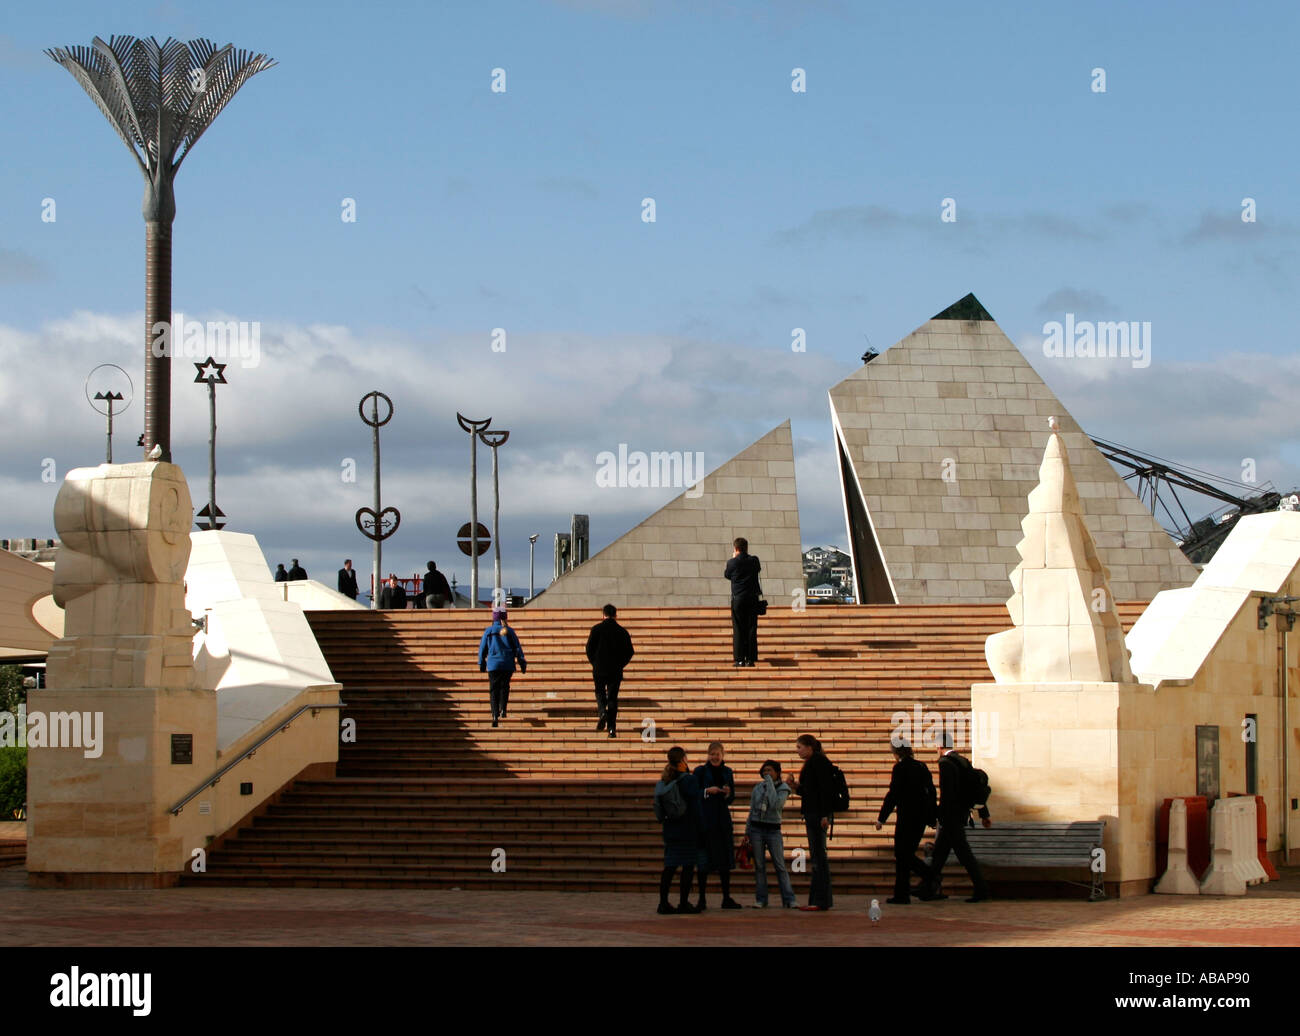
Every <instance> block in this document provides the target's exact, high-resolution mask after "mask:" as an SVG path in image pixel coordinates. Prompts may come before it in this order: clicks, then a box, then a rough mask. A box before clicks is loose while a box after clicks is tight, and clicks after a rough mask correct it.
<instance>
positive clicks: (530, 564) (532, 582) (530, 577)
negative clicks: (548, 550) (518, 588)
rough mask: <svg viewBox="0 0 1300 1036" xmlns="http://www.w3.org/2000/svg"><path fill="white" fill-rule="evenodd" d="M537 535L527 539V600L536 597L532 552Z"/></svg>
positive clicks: (535, 545) (535, 570)
mask: <svg viewBox="0 0 1300 1036" xmlns="http://www.w3.org/2000/svg"><path fill="white" fill-rule="evenodd" d="M538 535H540V534H539V533H533V534H532V535H531V536H529V537H528V600H530V601H531V600H532V599H533V598H534V597H535V596H537V591H536V589H535V584H536V572H537V568H536V566H535V565H534V564H533V556H534V552H535V550H536V549H537V537H538Z"/></svg>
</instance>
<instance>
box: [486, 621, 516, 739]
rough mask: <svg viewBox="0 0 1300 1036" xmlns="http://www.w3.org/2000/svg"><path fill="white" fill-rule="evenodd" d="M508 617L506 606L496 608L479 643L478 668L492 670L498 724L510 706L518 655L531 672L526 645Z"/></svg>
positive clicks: (491, 693)
mask: <svg viewBox="0 0 1300 1036" xmlns="http://www.w3.org/2000/svg"><path fill="white" fill-rule="evenodd" d="M506 618H507V616H506V610H505V609H504V608H495V609H493V611H492V625H491V626H489V627H488V628H487V629H485V630H484V631H483V639H482V640H480V641H479V644H478V671H479V672H480V673H483V672H486V673H487V674H488V693H489V696H490V697H491V700H492V725H493V726H494V727H495V726H496V725H497V719H498V718H500V719H505V715H506V706H507V705H508V704H509V703H510V677H511V676H513V675H514V671H515V659H518V660H519V671H520V672H521V673H526V672H528V662H527V661H526V660H525V659H524V649H523V648H522V647H520V646H519V638H518V637H516V636H515V631H514V630H512V629H511V628H510V624H509V623H508V622H507V621H506Z"/></svg>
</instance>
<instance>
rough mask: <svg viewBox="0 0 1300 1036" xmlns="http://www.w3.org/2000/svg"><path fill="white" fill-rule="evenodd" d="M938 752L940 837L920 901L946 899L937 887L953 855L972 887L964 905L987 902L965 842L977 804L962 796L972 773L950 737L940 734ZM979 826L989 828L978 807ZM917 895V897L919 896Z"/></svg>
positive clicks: (977, 867) (977, 868) (985, 814)
mask: <svg viewBox="0 0 1300 1036" xmlns="http://www.w3.org/2000/svg"><path fill="white" fill-rule="evenodd" d="M940 744H941V747H940V749H939V833H938V835H937V836H936V837H935V840H934V857H933V859H932V860H931V861H930V870H931V872H932V875H933V877H932V878H931V881H930V885H929V888H928V890H927V895H926V896H924V897H922V898H930V897H933V898H934V899H946V898H947V897H946V896H944V894H943V893H942V892H941V891H940V888H939V883H940V882H941V881H942V880H943V865H944V864H945V863H947V862H948V853H950V852H952V853H956V854H957V859H958V860H959V861H960V862H961V865H962V866H963V867H965V868H966V873H967V874H969V875H970V880H971V885H972V886H973V887H974V888H973V892H972V895H971V897H970V898H969V899H968V900H966V902H967V903H980V902H982V901H984V900H986V899H988V898H989V887H988V885H987V884H985V882H984V875H983V874H982V873H980V865H979V861H978V860H976V859H975V854H974V853H973V852H972V851H971V847H970V842H968V841H967V840H966V825H967V823H968V822H969V821H970V811H971V809H973V808H974V807H975V806H976V805H979V804H978V803H972V802H970V801H969V798H968V796H967V795H966V793H965V792H964V790H963V789H964V787H965V786H966V778H967V777H968V776H969V773H968V772H967V771H969V770H971V769H972V767H971V764H970V760H968V759H966V758H965V757H964V756H961V755H958V754H957V753H956V752H955V751H953V747H952V734H951V733H950V732H949V731H946V730H945V731H944V732H943V738H942V741H941V742H940ZM979 817H980V823H982V824H983V825H984V826H985V827H992V826H993V821H991V820H990V819H989V809H988V806H987V805H980V806H979ZM918 895H920V893H918Z"/></svg>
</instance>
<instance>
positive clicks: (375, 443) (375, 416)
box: [370, 395, 384, 609]
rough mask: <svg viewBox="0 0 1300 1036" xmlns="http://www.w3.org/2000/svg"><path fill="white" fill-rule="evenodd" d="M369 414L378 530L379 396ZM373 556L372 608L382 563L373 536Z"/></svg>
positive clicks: (379, 546) (380, 547)
mask: <svg viewBox="0 0 1300 1036" xmlns="http://www.w3.org/2000/svg"><path fill="white" fill-rule="evenodd" d="M370 403H371V411H370V416H371V420H372V425H371V429H370V442H371V444H372V448H373V454H374V462H375V531H376V532H378V531H379V396H378V395H375V396H372V397H371V400H370ZM374 542H375V549H374V557H373V559H372V561H373V563H374V570H375V572H374V576H373V577H372V579H373V582H372V583H371V586H370V607H371V608H372V609H374V608H378V607H379V582H380V579H381V578H382V577H381V575H380V566H381V565H382V564H383V556H384V547H383V543H382V541H381V540H380V539H379V538H378V537H376V538H375V541H374Z"/></svg>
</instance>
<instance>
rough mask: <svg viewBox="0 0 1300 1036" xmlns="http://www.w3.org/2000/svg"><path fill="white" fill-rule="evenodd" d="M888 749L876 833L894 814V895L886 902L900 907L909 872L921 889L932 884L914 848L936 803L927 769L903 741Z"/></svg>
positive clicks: (931, 876) (932, 816)
mask: <svg viewBox="0 0 1300 1036" xmlns="http://www.w3.org/2000/svg"><path fill="white" fill-rule="evenodd" d="M891 748H892V749H893V752H894V759H895V760H896V761H895V763H894V771H893V773H891V774H890V777H889V791H888V792H887V793H886V795H885V801H884V802H882V803H881V804H880V816H879V817H878V818H877V819H876V830H877V831H879V830H880V829H881V828H882V827H883V826H884V824H885V821H886V820H888V819H889V814H890V813H893V812H895V811H897V813H898V819H897V820H896V821H895V822H894V895H893V898H892V899H889V900H887V902H889V903H896V904H899V905H903V904H907V903H910V902H911V901H912V898H911V894H910V891H909V888H908V875H909V873H910V872H913V871H914V872H916V873H917V874H918V875H920V877H921V882H922V886H923V887H928V886H929V885H931V884H932V883H933V881H934V874H933V872H932V871H931V870H930V868H929V867H927V866H926V865H925V863H924V862H923V861H921V860H919V859H918V858H917V855H916V847H917V846H918V845H920V844H921V836H922V835H924V834H925V829H926V828H927V827H931V826H933V824H934V822H935V812H936V803H935V794H934V781H933V780H932V779H931V777H930V768H929V767H928V766H926V765H925V763H923V762H921V760H920V759H917V758H916V757H915V756H913V755H912V746H911V745H909V744H907V742H905V741H904V742H900V743H899V744H895V745H891Z"/></svg>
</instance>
